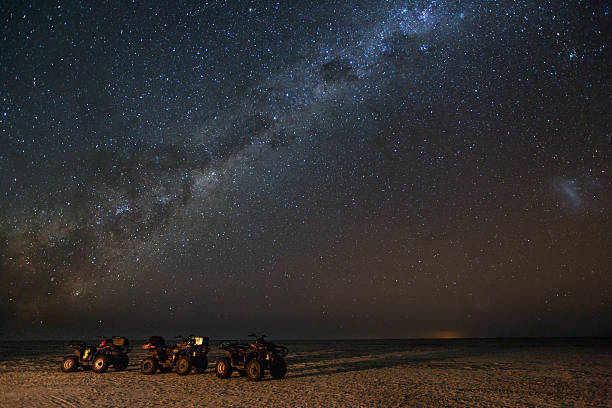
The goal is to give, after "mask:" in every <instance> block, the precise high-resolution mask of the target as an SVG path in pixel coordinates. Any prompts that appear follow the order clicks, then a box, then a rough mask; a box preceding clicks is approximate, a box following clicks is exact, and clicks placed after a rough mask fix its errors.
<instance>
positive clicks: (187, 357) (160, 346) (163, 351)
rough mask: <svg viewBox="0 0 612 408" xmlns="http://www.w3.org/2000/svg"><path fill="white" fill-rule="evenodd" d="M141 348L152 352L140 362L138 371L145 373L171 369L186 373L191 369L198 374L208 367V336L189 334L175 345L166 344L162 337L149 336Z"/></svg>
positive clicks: (167, 371)
mask: <svg viewBox="0 0 612 408" xmlns="http://www.w3.org/2000/svg"><path fill="white" fill-rule="evenodd" d="M177 338H182V336H177ZM142 348H143V349H145V350H147V351H150V352H151V354H152V355H151V357H147V358H145V359H144V360H142V363H140V372H142V373H143V374H146V375H151V374H155V373H156V372H157V370H159V371H161V372H162V373H169V372H170V371H172V370H173V369H176V372H177V373H178V374H180V375H187V374H189V373H190V372H191V371H192V369H193V370H194V371H195V372H196V373H197V374H200V373H203V372H204V371H205V370H206V368H207V367H208V358H207V357H206V354H207V353H208V350H209V341H208V337H195V336H193V335H189V336H187V337H186V338H185V339H184V340H183V341H182V342H179V343H177V344H176V345H173V346H166V341H165V340H164V338H163V337H160V336H151V337H150V338H149V341H148V342H147V344H145V345H144V346H142Z"/></svg>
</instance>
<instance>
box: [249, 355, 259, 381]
mask: <svg viewBox="0 0 612 408" xmlns="http://www.w3.org/2000/svg"><path fill="white" fill-rule="evenodd" d="M245 368H246V374H247V377H248V378H249V380H251V381H259V380H261V379H262V377H263V364H261V361H259V360H258V359H256V358H253V359H251V360H249V362H248V363H247V365H246V367H245Z"/></svg>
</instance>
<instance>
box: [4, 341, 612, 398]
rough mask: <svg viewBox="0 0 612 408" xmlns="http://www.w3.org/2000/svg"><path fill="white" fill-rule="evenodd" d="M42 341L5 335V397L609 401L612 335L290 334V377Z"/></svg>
mask: <svg viewBox="0 0 612 408" xmlns="http://www.w3.org/2000/svg"><path fill="white" fill-rule="evenodd" d="M40 344H42V343H39V344H37V345H34V346H31V348H32V350H39V351H40V354H39V355H37V356H36V355H33V354H32V355H28V356H25V355H24V354H25V353H24V352H23V351H21V352H18V351H15V352H12V351H11V348H15V347H17V345H18V343H11V344H10V345H8V344H7V343H4V345H3V343H0V350H2V354H1V355H0V358H1V361H0V406H2V407H18V406H32V407H38V406H63V407H77V406H93V405H94V404H95V406H97V407H122V406H135V407H139V406H142V407H145V406H169V407H195V406H198V407H199V406H203V407H263V406H271V407H334V406H336V407H400V406H401V407H419V406H421V407H430V406H466V407H477V406H546V407H554V406H573V407H581V406H612V396H611V394H610V390H611V389H612V348H611V347H610V345H611V342H610V340H524V341H521V340H459V341H453V340H440V341H431V340H424V341H417V340H412V341H401V340H400V341H382V340H381V341H334V342H285V343H284V344H286V345H287V346H289V347H290V354H289V356H288V358H287V361H288V365H289V370H288V373H287V377H286V378H285V379H283V380H273V379H271V377H270V375H269V374H268V373H266V376H265V377H264V380H263V381H261V382H259V383H254V382H250V381H248V380H246V379H245V378H240V377H238V375H237V374H234V375H233V376H232V377H231V378H230V379H227V380H220V379H218V378H216V376H215V374H214V368H213V362H214V361H215V360H216V357H217V356H218V355H219V352H218V351H217V350H216V348H214V347H213V351H212V352H211V353H210V354H209V357H210V358H209V359H210V361H211V363H210V364H209V368H208V370H207V371H206V372H205V373H204V374H200V375H195V374H192V375H189V376H186V377H181V376H179V375H177V374H176V373H169V374H156V375H153V376H144V375H142V374H141V373H140V371H139V363H140V360H141V359H142V358H143V357H144V356H145V353H143V352H142V351H141V350H140V349H139V348H138V347H134V351H133V352H132V353H131V354H130V357H131V362H130V366H129V367H128V369H127V370H126V371H124V372H115V371H114V370H113V369H112V368H111V369H109V371H108V372H107V373H105V374H102V375H97V374H94V373H92V372H83V371H81V370H79V371H77V372H76V373H70V374H65V373H62V372H60V368H59V367H60V361H61V356H62V355H63V354H64V351H63V349H62V348H61V347H59V346H58V345H57V344H55V345H49V344H47V345H46V347H47V351H46V350H42V349H41V347H42V346H40ZM279 344H280V342H279ZM11 354H12V356H11Z"/></svg>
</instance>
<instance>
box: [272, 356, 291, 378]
mask: <svg viewBox="0 0 612 408" xmlns="http://www.w3.org/2000/svg"><path fill="white" fill-rule="evenodd" d="M285 374H287V363H285V359H284V358H277V359H276V360H275V361H274V363H270V375H272V377H273V378H276V379H277V380H278V379H281V378H283V377H284V376H285Z"/></svg>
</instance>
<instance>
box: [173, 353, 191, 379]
mask: <svg viewBox="0 0 612 408" xmlns="http://www.w3.org/2000/svg"><path fill="white" fill-rule="evenodd" d="M190 371H191V361H190V360H189V359H188V358H187V357H185V356H180V357H179V358H178V359H177V360H176V373H177V374H179V375H187V374H189V372H190Z"/></svg>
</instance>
